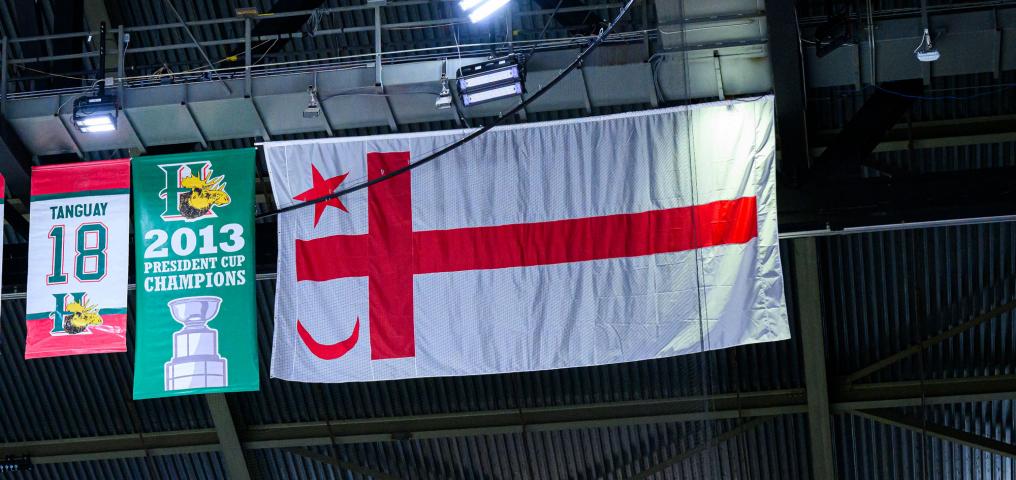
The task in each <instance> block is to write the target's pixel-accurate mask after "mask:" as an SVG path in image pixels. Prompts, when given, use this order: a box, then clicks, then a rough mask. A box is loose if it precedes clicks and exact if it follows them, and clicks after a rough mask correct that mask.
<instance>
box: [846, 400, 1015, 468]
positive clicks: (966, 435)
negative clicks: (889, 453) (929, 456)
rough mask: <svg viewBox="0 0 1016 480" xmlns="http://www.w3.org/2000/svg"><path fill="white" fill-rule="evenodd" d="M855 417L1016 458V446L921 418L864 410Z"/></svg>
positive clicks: (855, 413)
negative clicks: (924, 420) (923, 420)
mask: <svg viewBox="0 0 1016 480" xmlns="http://www.w3.org/2000/svg"><path fill="white" fill-rule="evenodd" d="M853 413H854V415H857V416H859V417H864V418H867V419H869V420H874V421H876V422H878V423H884V424H886V425H892V426H894V427H900V428H904V429H907V430H911V431H914V432H918V433H924V434H927V435H931V436H932V437H936V438H940V439H942V440H945V441H948V442H953V443H958V444H960V445H965V446H968V447H971V448H976V449H978V450H981V451H984V452H990V453H994V454H997V455H1003V456H1006V457H1009V458H1016V445H1013V444H1011V443H1006V442H1001V441H998V440H995V439H993V438H988V437H984V436H981V435H977V434H973V433H970V432H965V431H963V430H959V429H956V428H952V427H948V426H945V425H941V424H938V423H931V422H922V421H921V419H919V418H914V417H911V416H908V415H903V414H900V413H896V412H893V411H891V410H862V411H857V412H853Z"/></svg>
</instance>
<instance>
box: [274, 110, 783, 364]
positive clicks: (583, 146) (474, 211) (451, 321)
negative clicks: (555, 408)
mask: <svg viewBox="0 0 1016 480" xmlns="http://www.w3.org/2000/svg"><path fill="white" fill-rule="evenodd" d="M467 133H468V130H461V131H444V132H434V133H420V134H403V135H388V136H379V137H361V138H338V139H327V140H320V141H298V142H275V143H267V144H265V145H264V150H265V157H266V159H267V161H268V168H269V171H270V174H271V181H272V188H273V192H274V195H275V201H276V202H277V203H278V206H279V207H286V206H288V205H292V204H294V203H296V202H302V201H306V200H310V199H314V198H320V197H322V196H324V195H327V194H329V193H332V192H334V191H337V190H338V189H342V188H344V187H349V186H352V185H357V184H359V183H361V182H364V181H367V180H370V179H375V178H378V177H381V176H383V175H385V174H386V173H387V172H391V171H393V170H395V169H399V168H402V167H405V166H406V165H408V164H410V163H411V162H414V161H416V160H418V159H420V158H423V157H424V156H426V155H427V154H428V153H431V152H433V151H436V150H438V149H440V148H441V147H443V146H445V145H448V144H450V143H452V142H454V141H456V140H458V139H460V138H462V137H463V136H464V135H465V134H467ZM774 157H775V155H774V146H773V101H772V98H771V97H766V98H762V99H759V100H757V101H741V102H726V103H714V104H708V105H702V106H694V107H688V108H673V109H664V110H653V111H645V112H636V113H628V114H621V115H611V116H605V117H593V118H584V119H577V120H568V121H557V122H547V123H534V124H526V125H517V126H510V127H504V128H497V129H494V130H492V131H491V132H489V133H487V134H485V135H483V136H481V137H479V138H478V139H477V140H475V141H473V142H470V143H467V144H466V145H465V146H463V147H461V148H458V149H456V150H454V151H452V152H451V153H449V154H447V155H445V156H443V157H440V158H439V159H437V160H435V161H434V162H432V163H430V164H427V165H425V166H421V167H420V168H417V169H414V170H412V171H410V172H408V173H405V174H402V175H399V176H397V177H394V178H392V179H390V180H387V181H384V182H380V183H377V184H375V185H372V186H371V187H369V188H367V189H363V190H359V191H357V192H354V193H351V194H349V195H347V196H344V197H342V198H340V199H331V200H328V201H324V202H320V203H317V204H315V205H313V206H310V207H305V208H301V209H297V210H294V211H292V212H289V213H284V214H282V215H281V216H280V219H279V257H278V284H277V290H276V309H275V338H274V348H273V350H272V368H271V372H272V376H273V377H278V378H283V379H286V380H297V381H304V382H347V381H369V380H388V379H399V378H409V377H430V376H447V375H474V374H486V373H503V372H516V371H526V370H544V369H555V368H566V367H579V366H586V365H597V364H608V363H617V362H628V361H635V360H646V359H652V358H660V357H668V356H674V355H682V354H687V353H693V352H699V351H702V350H710V349H717V348H724V347H730V346H734V345H744V344H750V343H756V342H767V341H773V340H781V339H786V338H789V336H790V330H789V327H788V323H787V311H786V304H785V301H784V295H783V279H782V269H781V265H780V254H779V245H778V239H777V223H776V192H775V178H774V177H775V170H774Z"/></svg>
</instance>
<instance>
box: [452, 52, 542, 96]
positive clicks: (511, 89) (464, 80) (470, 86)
mask: <svg viewBox="0 0 1016 480" xmlns="http://www.w3.org/2000/svg"><path fill="white" fill-rule="evenodd" d="M524 64H525V62H524V61H523V60H522V57H521V56H520V55H518V54H514V55H508V56H506V57H501V58H495V59H491V60H487V61H486V62H483V63H477V64H473V65H468V66H465V67H462V68H460V69H459V73H458V81H457V82H456V85H457V86H458V89H459V94H460V95H461V98H462V104H463V105H465V106H469V105H475V104H477V103H483V102H489V101H491V100H497V99H500V98H506V97H511V96H514V95H519V94H522V93H524V92H525V81H526V71H525V68H524Z"/></svg>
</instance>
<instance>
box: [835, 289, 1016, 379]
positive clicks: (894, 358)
mask: <svg viewBox="0 0 1016 480" xmlns="http://www.w3.org/2000/svg"><path fill="white" fill-rule="evenodd" d="M1013 309H1016V300H1014V301H1011V302H1008V303H1005V304H1002V305H999V306H997V307H995V308H993V309H991V310H988V311H987V312H984V313H982V314H980V315H976V316H974V318H971V319H970V320H967V321H965V322H963V323H961V324H959V325H956V326H954V327H951V328H949V329H947V330H945V331H943V332H940V333H938V334H936V335H932V336H930V337H928V338H926V339H924V340H921V341H920V342H918V343H915V344H912V345H910V346H908V347H907V348H904V349H903V350H900V351H898V352H896V353H893V354H891V355H888V356H886V357H883V358H881V359H879V360H877V361H875V362H872V363H871V364H869V365H867V366H866V367H864V368H861V369H860V370H857V371H855V372H853V373H851V374H849V375H847V376H846V377H844V381H845V382H846V383H853V382H855V381H857V380H859V379H861V378H864V377H867V376H868V375H871V374H872V373H874V372H876V371H878V370H881V369H883V368H885V367H888V366H889V365H892V364H894V363H896V362H899V361H900V360H903V359H904V358H907V357H909V356H911V355H916V354H918V353H920V352H921V351H923V350H926V349H928V348H929V347H931V346H933V345H935V344H936V343H939V342H942V341H944V340H947V339H949V338H952V337H955V336H956V335H959V334H961V333H963V332H965V331H967V330H970V329H971V328H974V327H976V326H978V325H980V324H982V323H984V322H987V321H988V320H991V319H993V318H995V317H998V316H999V315H1003V314H1006V313H1009V312H1011V311H1013Z"/></svg>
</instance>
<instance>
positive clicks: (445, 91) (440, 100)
mask: <svg viewBox="0 0 1016 480" xmlns="http://www.w3.org/2000/svg"><path fill="white" fill-rule="evenodd" d="M434 106H435V107H437V109H438V110H447V109H449V108H452V90H451V89H450V88H448V80H441V93H439V94H438V95H437V100H434Z"/></svg>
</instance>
